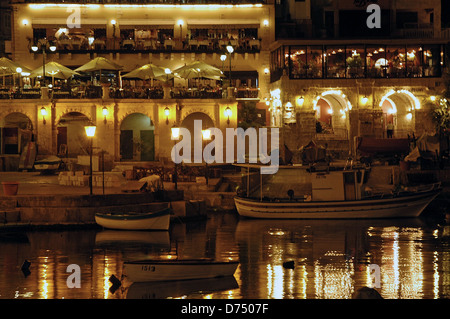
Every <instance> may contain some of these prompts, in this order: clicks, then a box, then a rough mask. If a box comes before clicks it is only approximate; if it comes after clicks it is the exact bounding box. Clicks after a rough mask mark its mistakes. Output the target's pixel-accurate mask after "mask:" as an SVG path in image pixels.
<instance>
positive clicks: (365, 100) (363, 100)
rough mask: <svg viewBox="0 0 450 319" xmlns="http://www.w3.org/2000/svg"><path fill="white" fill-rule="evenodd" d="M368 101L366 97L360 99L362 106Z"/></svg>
mask: <svg viewBox="0 0 450 319" xmlns="http://www.w3.org/2000/svg"><path fill="white" fill-rule="evenodd" d="M368 100H369V99H368V98H367V96H364V97H363V98H362V99H361V102H362V104H364V105H365V104H366V103H367V101H368Z"/></svg>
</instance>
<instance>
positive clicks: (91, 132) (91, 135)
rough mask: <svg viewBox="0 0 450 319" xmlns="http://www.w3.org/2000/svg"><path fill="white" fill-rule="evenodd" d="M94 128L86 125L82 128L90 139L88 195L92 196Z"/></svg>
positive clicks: (91, 125)
mask: <svg viewBox="0 0 450 319" xmlns="http://www.w3.org/2000/svg"><path fill="white" fill-rule="evenodd" d="M96 128H97V127H96V126H95V125H93V124H90V125H86V126H85V127H84V129H85V131H86V135H87V137H88V138H89V139H90V152H89V194H90V195H92V152H93V147H92V141H93V140H94V136H95V129H96Z"/></svg>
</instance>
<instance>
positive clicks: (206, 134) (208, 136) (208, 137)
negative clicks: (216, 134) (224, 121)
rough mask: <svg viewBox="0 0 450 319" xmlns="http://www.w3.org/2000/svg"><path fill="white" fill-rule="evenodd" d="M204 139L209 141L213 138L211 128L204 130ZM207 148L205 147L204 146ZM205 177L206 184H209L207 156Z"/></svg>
mask: <svg viewBox="0 0 450 319" xmlns="http://www.w3.org/2000/svg"><path fill="white" fill-rule="evenodd" d="M202 139H203V141H209V140H211V130H208V129H206V130H202ZM203 149H205V147H203ZM205 179H206V185H208V161H207V159H206V158H205Z"/></svg>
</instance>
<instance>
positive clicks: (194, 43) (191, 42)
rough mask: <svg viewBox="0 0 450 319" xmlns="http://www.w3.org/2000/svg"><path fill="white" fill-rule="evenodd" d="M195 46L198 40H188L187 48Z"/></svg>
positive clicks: (196, 46)
mask: <svg viewBox="0 0 450 319" xmlns="http://www.w3.org/2000/svg"><path fill="white" fill-rule="evenodd" d="M193 47H195V49H197V48H198V40H189V48H191V49H192V48H193Z"/></svg>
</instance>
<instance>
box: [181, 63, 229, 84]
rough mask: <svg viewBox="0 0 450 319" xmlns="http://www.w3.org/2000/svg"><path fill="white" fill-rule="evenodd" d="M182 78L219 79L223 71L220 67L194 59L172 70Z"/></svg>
mask: <svg viewBox="0 0 450 319" xmlns="http://www.w3.org/2000/svg"><path fill="white" fill-rule="evenodd" d="M173 73H174V74H175V75H178V76H180V77H182V78H184V79H193V78H207V79H212V80H220V78H221V77H223V76H224V75H223V73H222V71H221V70H220V69H218V68H216V67H214V66H212V65H209V64H207V63H204V62H201V61H195V62H192V63H190V64H187V65H185V66H182V67H181V68H178V69H176V70H174V71H173Z"/></svg>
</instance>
